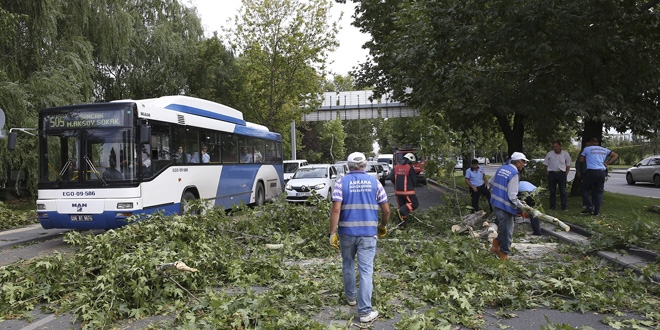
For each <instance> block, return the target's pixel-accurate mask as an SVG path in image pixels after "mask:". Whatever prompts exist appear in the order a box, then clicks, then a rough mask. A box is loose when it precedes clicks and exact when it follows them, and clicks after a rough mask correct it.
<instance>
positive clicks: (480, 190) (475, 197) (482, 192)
mask: <svg viewBox="0 0 660 330" xmlns="http://www.w3.org/2000/svg"><path fill="white" fill-rule="evenodd" d="M469 189H470V195H472V212H477V211H479V197H481V196H486V201H488V206H489V207H490V212H491V213H492V212H493V207H492V206H491V205H490V190H488V188H486V184H482V185H481V186H479V187H477V191H474V190H472V188H469Z"/></svg>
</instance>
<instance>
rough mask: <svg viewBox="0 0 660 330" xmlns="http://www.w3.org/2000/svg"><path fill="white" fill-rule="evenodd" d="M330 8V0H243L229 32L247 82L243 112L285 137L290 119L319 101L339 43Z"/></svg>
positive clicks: (243, 78) (251, 119) (243, 76)
mask: <svg viewBox="0 0 660 330" xmlns="http://www.w3.org/2000/svg"><path fill="white" fill-rule="evenodd" d="M331 7H332V2H331V1H330V0H310V1H305V2H303V1H298V0H243V4H242V6H241V9H240V10H239V14H238V15H236V16H235V18H234V27H233V28H231V29H229V30H227V32H228V34H227V35H228V37H229V39H230V40H231V45H232V47H233V48H234V49H235V50H236V52H237V54H238V56H239V61H238V64H239V68H240V73H241V79H242V80H243V82H244V86H245V89H244V92H243V94H242V95H241V99H240V100H241V105H240V106H239V110H241V111H243V113H244V115H245V118H246V119H247V120H250V121H253V122H256V123H259V124H263V125H267V126H268V127H269V128H271V129H273V130H275V131H278V132H280V133H283V138H284V140H285V141H288V140H289V134H284V133H287V132H289V127H290V123H291V122H292V121H294V120H300V119H301V118H302V114H303V113H304V112H305V111H311V109H314V108H316V107H317V106H318V104H319V101H318V97H317V96H318V94H319V93H320V92H321V86H322V83H323V77H324V75H325V71H326V67H325V63H326V61H327V54H328V53H329V52H331V51H332V50H334V49H335V47H336V46H337V41H336V39H335V35H336V33H337V30H338V28H337V24H336V23H335V22H330V8H331ZM284 147H285V153H290V144H286V143H285V145H284Z"/></svg>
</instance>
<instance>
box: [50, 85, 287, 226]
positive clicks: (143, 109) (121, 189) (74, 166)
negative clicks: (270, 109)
mask: <svg viewBox="0 0 660 330" xmlns="http://www.w3.org/2000/svg"><path fill="white" fill-rule="evenodd" d="M281 155H282V137H281V135H280V134H278V133H275V132H270V131H269V130H268V129H267V128H266V127H264V126H261V125H257V124H253V123H249V122H246V121H245V120H243V114H242V113H241V112H240V111H238V110H235V109H232V108H230V107H227V106H224V105H222V104H218V103H215V102H211V101H207V100H202V99H197V98H192V97H186V96H164V97H160V98H155V99H145V100H121V101H113V102H109V103H98V104H83V105H72V106H63V107H56V108H48V109H43V110H41V111H40V113H39V164H41V165H40V168H39V187H38V188H39V189H38V200H37V214H38V217H39V221H40V222H41V225H42V226H43V227H44V228H46V229H47V228H81V229H88V228H103V229H109V228H116V227H120V226H123V225H125V224H126V219H127V218H128V217H130V216H132V215H140V214H148V213H152V212H156V211H162V212H163V213H164V214H175V213H176V214H183V213H184V211H185V209H186V207H187V204H188V203H189V202H190V201H192V200H197V199H199V200H203V201H206V202H210V204H213V205H215V206H217V207H219V208H224V209H228V208H231V207H232V205H235V204H236V205H237V204H241V203H245V204H254V205H261V204H263V203H264V202H265V201H267V200H270V199H273V198H275V197H277V196H278V195H280V194H281V193H282V192H283V178H282V156H281Z"/></svg>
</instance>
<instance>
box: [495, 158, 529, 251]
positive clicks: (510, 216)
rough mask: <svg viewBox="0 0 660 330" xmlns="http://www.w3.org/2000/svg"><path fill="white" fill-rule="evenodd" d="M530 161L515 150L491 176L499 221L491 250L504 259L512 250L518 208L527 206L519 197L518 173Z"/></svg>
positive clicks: (496, 214)
mask: <svg viewBox="0 0 660 330" xmlns="http://www.w3.org/2000/svg"><path fill="white" fill-rule="evenodd" d="M528 161H529V160H527V157H525V154H523V153H522V152H514V153H513V154H511V160H510V161H509V163H508V164H504V165H502V166H500V167H499V168H498V169H497V171H496V172H495V175H493V177H492V178H490V185H491V187H493V192H492V194H491V198H490V204H491V205H492V206H493V212H494V213H495V216H496V217H497V221H498V224H497V238H495V239H493V245H492V246H491V248H490V252H491V253H494V254H497V256H498V257H500V259H502V260H506V259H507V258H508V257H509V252H510V251H511V243H512V241H513V224H514V222H513V221H514V218H515V216H516V215H517V214H518V209H519V208H520V209H522V208H523V207H524V206H525V205H524V204H523V203H522V202H521V201H520V200H519V199H518V183H519V181H520V175H518V174H519V173H520V170H522V168H523V167H524V166H525V164H526V163H527V162H528Z"/></svg>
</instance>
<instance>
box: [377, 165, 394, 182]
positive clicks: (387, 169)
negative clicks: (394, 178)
mask: <svg viewBox="0 0 660 330" xmlns="http://www.w3.org/2000/svg"><path fill="white" fill-rule="evenodd" d="M378 164H380V165H381V166H383V175H382V177H384V178H385V180H383V181H381V182H380V183H382V184H385V181H387V178H389V177H390V172H391V171H392V169H391V168H390V164H388V163H383V162H378Z"/></svg>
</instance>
